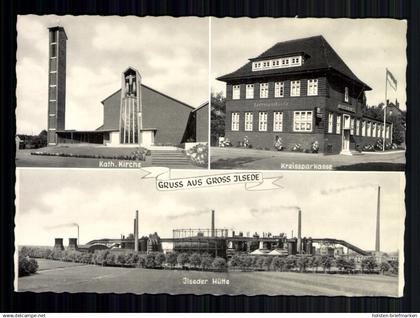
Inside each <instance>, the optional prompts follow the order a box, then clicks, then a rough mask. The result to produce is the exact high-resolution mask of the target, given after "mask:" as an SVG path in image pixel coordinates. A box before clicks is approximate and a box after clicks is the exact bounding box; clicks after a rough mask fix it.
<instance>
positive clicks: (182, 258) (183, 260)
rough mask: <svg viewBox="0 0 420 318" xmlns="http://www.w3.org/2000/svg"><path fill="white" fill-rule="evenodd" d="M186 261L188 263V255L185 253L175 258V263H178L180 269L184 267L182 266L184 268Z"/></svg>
mask: <svg viewBox="0 0 420 318" xmlns="http://www.w3.org/2000/svg"><path fill="white" fill-rule="evenodd" d="M188 261H189V258H188V254H187V253H181V254H179V255H178V257H177V262H178V264H179V265H180V266H181V267H184V266H185V264H187V263H188Z"/></svg>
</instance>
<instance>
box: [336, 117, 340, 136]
mask: <svg viewBox="0 0 420 318" xmlns="http://www.w3.org/2000/svg"><path fill="white" fill-rule="evenodd" d="M335 133H336V134H341V115H337V124H336V125H335Z"/></svg>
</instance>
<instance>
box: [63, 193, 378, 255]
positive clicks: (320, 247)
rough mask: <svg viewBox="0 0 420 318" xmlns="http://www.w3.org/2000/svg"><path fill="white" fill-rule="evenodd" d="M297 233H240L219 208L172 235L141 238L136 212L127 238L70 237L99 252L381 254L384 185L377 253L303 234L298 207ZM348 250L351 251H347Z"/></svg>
mask: <svg viewBox="0 0 420 318" xmlns="http://www.w3.org/2000/svg"><path fill="white" fill-rule="evenodd" d="M297 219H298V220H297V221H298V222H297V223H298V226H297V236H296V237H293V235H292V237H291V238H288V237H287V236H286V234H285V233H279V234H278V235H273V234H271V233H263V234H262V235H259V234H258V233H254V234H253V235H250V234H249V233H248V234H246V235H244V233H243V232H238V233H236V232H235V231H234V230H231V229H227V228H216V226H215V211H214V210H212V211H211V226H210V228H195V229H194V228H184V229H174V230H173V231H172V233H173V234H172V237H169V238H164V237H160V236H159V235H158V234H157V233H156V232H155V233H153V234H150V235H149V236H142V237H140V234H139V224H140V221H139V220H140V219H139V212H138V211H136V214H135V218H134V220H133V233H131V234H129V235H128V236H127V237H125V236H124V235H121V237H120V238H119V239H109V238H104V239H95V240H92V241H90V242H88V243H87V244H86V245H83V246H78V245H77V239H75V238H70V239H69V247H68V248H69V249H75V250H83V251H88V252H95V251H96V250H101V249H129V250H133V251H135V252H141V253H152V252H162V251H163V249H162V243H172V245H173V248H172V250H173V251H174V252H178V253H189V254H191V253H208V254H210V255H212V256H218V257H223V258H226V259H229V258H230V257H231V256H233V255H235V254H249V255H262V256H288V255H329V256H332V257H338V256H344V255H350V253H353V254H356V255H360V256H361V257H362V256H370V255H377V254H378V253H380V187H378V194H377V216H376V232H375V252H373V253H372V252H368V251H365V250H363V249H361V248H359V247H357V246H355V245H353V244H351V243H348V242H346V241H344V240H340V239H336V238H328V237H324V238H313V237H303V236H302V211H301V209H298V210H297ZM55 248H58V249H64V247H63V239H62V238H56V239H55ZM344 249H346V251H347V253H345V252H344Z"/></svg>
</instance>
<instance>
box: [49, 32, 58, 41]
mask: <svg viewBox="0 0 420 318" xmlns="http://www.w3.org/2000/svg"><path fill="white" fill-rule="evenodd" d="M50 41H51V43H54V42H57V31H52V32H50Z"/></svg>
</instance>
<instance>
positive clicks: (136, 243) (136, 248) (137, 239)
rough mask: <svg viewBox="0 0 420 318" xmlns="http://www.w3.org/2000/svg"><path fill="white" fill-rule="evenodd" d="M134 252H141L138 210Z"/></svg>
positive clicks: (137, 213) (135, 223) (135, 224)
mask: <svg viewBox="0 0 420 318" xmlns="http://www.w3.org/2000/svg"><path fill="white" fill-rule="evenodd" d="M134 226H135V228H134V251H136V252H138V251H139V210H136V219H135V221H134Z"/></svg>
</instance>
